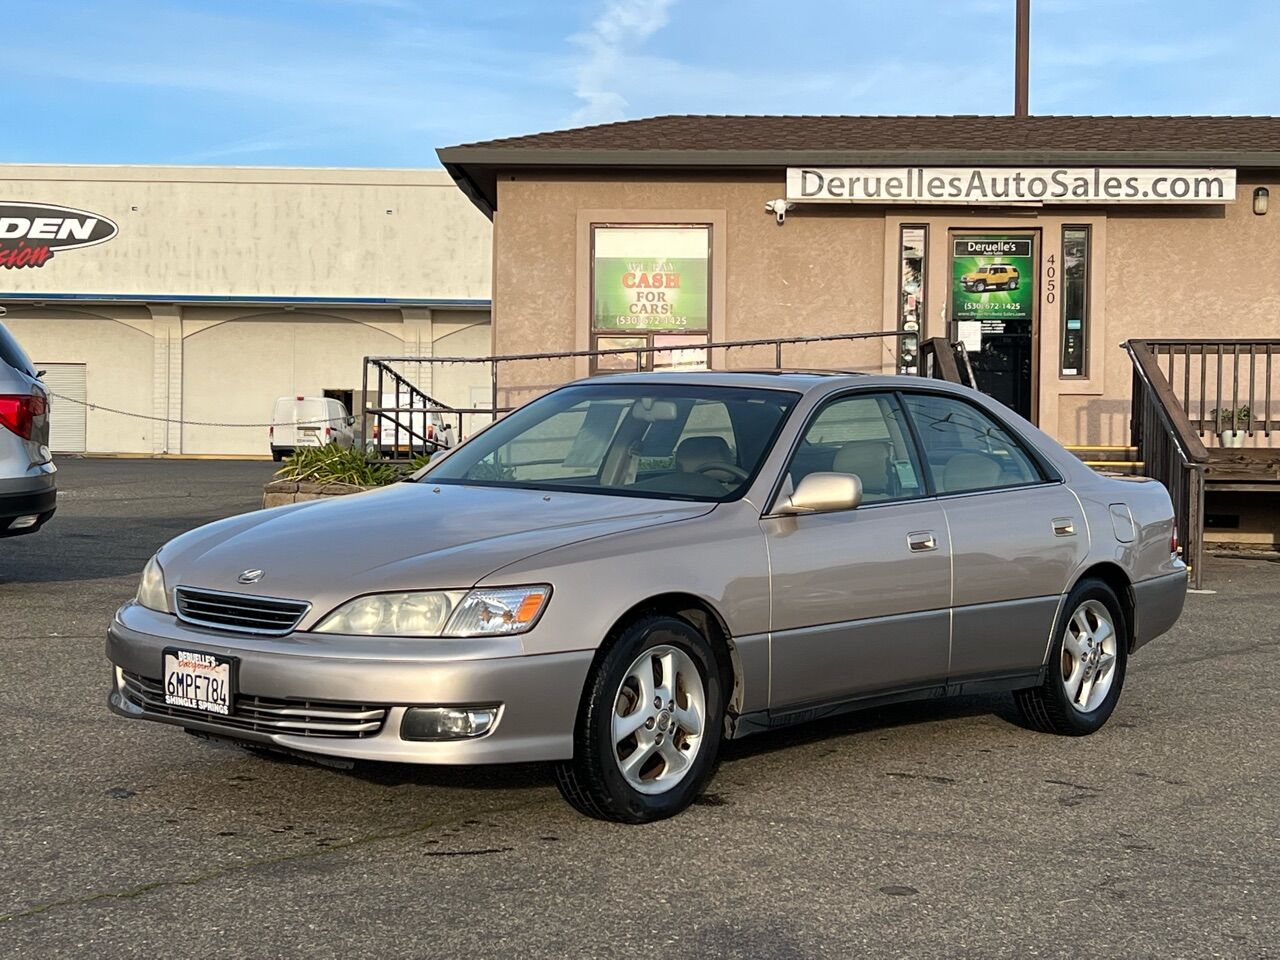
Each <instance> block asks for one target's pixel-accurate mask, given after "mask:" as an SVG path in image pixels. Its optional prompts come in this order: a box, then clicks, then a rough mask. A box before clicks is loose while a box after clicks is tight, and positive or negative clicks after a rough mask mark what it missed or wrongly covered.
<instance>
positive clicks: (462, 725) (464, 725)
mask: <svg viewBox="0 0 1280 960" xmlns="http://www.w3.org/2000/svg"><path fill="white" fill-rule="evenodd" d="M498 710H499V707H496V706H493V707H410V708H409V709H408V710H406V711H405V712H404V720H402V721H401V722H400V739H401V740H470V739H473V738H475V737H483V736H484V735H485V734H486V733H488V732H489V731H490V730H492V729H493V728H494V725H495V724H497V722H498Z"/></svg>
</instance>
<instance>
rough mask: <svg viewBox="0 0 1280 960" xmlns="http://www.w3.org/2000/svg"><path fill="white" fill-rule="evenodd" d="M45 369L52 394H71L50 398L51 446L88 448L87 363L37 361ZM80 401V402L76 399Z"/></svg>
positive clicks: (67, 450) (70, 449) (81, 450)
mask: <svg viewBox="0 0 1280 960" xmlns="http://www.w3.org/2000/svg"><path fill="white" fill-rule="evenodd" d="M36 369H37V370H43V371H44V376H43V377H41V379H42V380H43V381H44V385H45V386H46V387H48V388H49V391H50V392H51V393H58V394H61V395H62V397H69V398H70V399H67V400H64V399H61V398H60V397H52V398H51V399H50V401H49V412H50V414H51V415H50V417H49V448H50V449H51V450H52V451H53V452H54V453H84V451H85V429H84V425H85V406H84V403H85V399H86V391H85V370H86V365H85V364H83V363H37V364H36ZM75 400H79V401H80V402H79V403H74V402H72V401H75Z"/></svg>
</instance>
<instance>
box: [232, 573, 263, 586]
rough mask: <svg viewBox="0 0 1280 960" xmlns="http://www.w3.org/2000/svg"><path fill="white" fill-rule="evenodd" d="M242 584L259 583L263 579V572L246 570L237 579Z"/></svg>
mask: <svg viewBox="0 0 1280 960" xmlns="http://www.w3.org/2000/svg"><path fill="white" fill-rule="evenodd" d="M236 579H237V580H239V581H240V582H241V583H257V582H258V581H259V580H261V579H262V571H261V570H246V571H245V572H244V573H242V574H240V576H238V577H236Z"/></svg>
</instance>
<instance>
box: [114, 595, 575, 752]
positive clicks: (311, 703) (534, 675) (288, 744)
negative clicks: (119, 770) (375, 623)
mask: <svg viewBox="0 0 1280 960" xmlns="http://www.w3.org/2000/svg"><path fill="white" fill-rule="evenodd" d="M174 648H178V649H181V650H184V651H191V652H197V653H208V654H214V655H216V656H219V657H229V658H232V659H233V660H234V662H235V682H234V691H233V694H234V695H233V698H232V706H231V710H230V713H229V714H227V715H226V716H222V715H219V714H214V713H207V712H204V711H199V710H195V709H191V708H187V707H181V706H171V705H169V704H167V703H165V697H164V689H163V688H164V682H163V658H164V651H165V650H167V649H168V650H172V649H174ZM520 650H521V648H520V644H519V638H505V639H502V640H476V641H471V640H406V639H392V638H385V639H383V638H376V637H372V638H371V637H340V636H327V635H322V634H314V633H307V632H298V633H293V634H289V635H286V636H282V637H262V636H252V635H239V634H233V633H230V632H222V631H214V630H204V629H200V628H198V627H192V626H189V625H187V624H184V623H182V622H180V621H179V620H178V619H177V618H176V617H174V616H171V615H168V614H163V613H157V612H155V611H152V610H147V609H145V608H143V607H140V606H138V605H137V604H127V605H126V606H124V607H122V608H121V610H120V611H119V612H118V613H117V614H116V618H115V619H114V620H113V621H112V623H111V626H110V627H109V628H108V631H107V659H108V660H110V661H111V664H112V667H113V673H112V683H111V690H110V694H109V696H108V704H109V706H110V708H111V710H112V712H114V713H116V714H119V715H120V716H123V717H129V718H133V719H140V720H156V721H159V722H161V723H169V724H174V725H176V726H181V727H184V728H186V729H189V730H192V731H195V732H198V733H204V734H209V735H213V736H217V737H226V738H231V739H236V740H242V741H246V742H249V743H256V744H259V745H262V746H268V747H277V748H280V749H283V750H287V751H290V752H297V753H309V754H318V755H321V756H327V757H338V758H344V759H350V760H383V761H395V762H400V763H435V764H477V763H522V762H529V761H543V760H562V759H568V758H569V757H571V756H572V755H573V728H574V723H575V721H576V718H577V712H578V704H579V702H580V699H581V696H582V689H583V685H584V683H585V682H586V676H587V672H588V670H589V669H590V666H591V660H592V656H593V651H591V650H580V651H574V652H570V653H558V654H546V655H539V656H526V655H523V654H522V653H521V652H520ZM440 706H451V707H457V706H484V707H495V708H497V716H496V722H494V723H493V725H492V727H491V728H490V729H489V730H488V731H487V732H486V733H485V734H483V735H482V736H478V737H468V738H463V739H451V740H434V741H421V740H409V739H405V737H404V736H403V735H402V724H403V723H404V721H405V716H406V714H407V713H408V712H409V711H410V710H413V709H414V708H432V707H440ZM410 735H411V734H410Z"/></svg>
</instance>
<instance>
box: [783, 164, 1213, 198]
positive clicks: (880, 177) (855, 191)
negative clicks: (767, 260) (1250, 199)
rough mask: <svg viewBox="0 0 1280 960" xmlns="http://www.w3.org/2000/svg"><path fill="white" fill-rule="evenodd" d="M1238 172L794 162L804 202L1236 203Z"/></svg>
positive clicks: (793, 192) (791, 174) (790, 176)
mask: <svg viewBox="0 0 1280 960" xmlns="http://www.w3.org/2000/svg"><path fill="white" fill-rule="evenodd" d="M1235 195H1236V172H1235V171H1234V170H1219V169H1212V168H1196V169H1189V168H1184V167H791V168H789V169H788V170H787V199H788V200H791V201H798V202H801V203H804V202H809V203H815V202H817V203H822V202H838V203H965V204H969V203H1231V202H1233V201H1234V200H1235Z"/></svg>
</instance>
